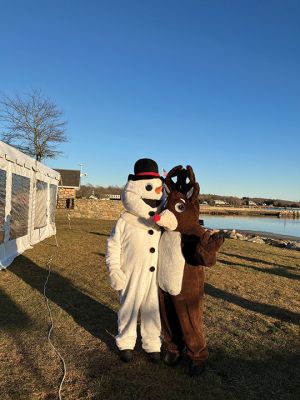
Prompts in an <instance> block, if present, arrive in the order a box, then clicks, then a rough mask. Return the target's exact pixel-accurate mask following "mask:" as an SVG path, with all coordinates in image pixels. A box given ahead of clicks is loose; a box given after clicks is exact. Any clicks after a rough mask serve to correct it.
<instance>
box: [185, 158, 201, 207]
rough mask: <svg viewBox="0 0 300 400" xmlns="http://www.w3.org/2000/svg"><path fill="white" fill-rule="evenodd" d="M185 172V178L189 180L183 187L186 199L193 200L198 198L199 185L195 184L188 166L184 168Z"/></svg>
mask: <svg viewBox="0 0 300 400" xmlns="http://www.w3.org/2000/svg"><path fill="white" fill-rule="evenodd" d="M186 171H187V178H189V180H190V181H189V183H186V185H185V193H186V195H187V197H190V198H191V200H195V199H197V198H198V195H199V192H200V186H199V183H197V182H196V177H195V174H194V171H193V168H192V167H191V166H190V165H187V166H186ZM192 189H193V190H192ZM189 192H191V194H190V196H188V194H189Z"/></svg>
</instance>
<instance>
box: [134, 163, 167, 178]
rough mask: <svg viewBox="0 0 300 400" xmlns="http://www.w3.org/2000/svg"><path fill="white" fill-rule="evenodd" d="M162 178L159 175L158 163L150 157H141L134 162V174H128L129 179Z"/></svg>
mask: <svg viewBox="0 0 300 400" xmlns="http://www.w3.org/2000/svg"><path fill="white" fill-rule="evenodd" d="M154 178H160V179H161V180H163V178H162V177H161V176H160V175H159V172H158V165H157V163H156V162H155V161H154V160H151V159H150V158H141V159H139V160H137V162H136V163H135V164H134V175H132V174H130V175H129V176H128V180H129V181H138V180H140V179H154Z"/></svg>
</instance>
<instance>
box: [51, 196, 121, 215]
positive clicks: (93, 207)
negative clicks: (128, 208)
mask: <svg viewBox="0 0 300 400" xmlns="http://www.w3.org/2000/svg"><path fill="white" fill-rule="evenodd" d="M122 211H123V205H122V202H121V201H118V200H92V199H75V207H74V210H57V213H56V214H57V215H58V216H59V215H62V214H63V213H66V212H67V213H69V214H70V216H71V218H93V219H105V220H116V219H118V217H119V215H120V214H121V212H122Z"/></svg>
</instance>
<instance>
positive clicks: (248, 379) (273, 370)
mask: <svg viewBox="0 0 300 400" xmlns="http://www.w3.org/2000/svg"><path fill="white" fill-rule="evenodd" d="M291 366H293V368H291ZM208 368H209V369H211V370H212V371H213V372H214V373H215V374H216V375H217V376H218V377H220V379H221V381H222V382H223V383H224V384H225V385H228V389H227V390H229V391H231V390H232V389H233V391H234V392H235V394H234V398H235V399H257V398H259V399H271V398H277V399H297V398H299V389H298V396H297V395H296V392H297V389H296V387H297V385H298V384H297V382H298V376H299V372H300V371H299V369H300V364H299V357H298V356H297V354H295V353H293V352H289V351H288V349H287V351H272V355H268V354H267V351H266V353H265V354H264V356H263V357H262V356H261V355H260V356H258V357H257V358H256V357H255V356H253V355H252V356H251V357H250V358H249V357H246V358H244V357H243V356H242V355H238V354H229V353H225V352H224V350H223V349H216V350H215V351H212V352H211V354H210V358H209V361H208ZM275 394H276V395H275Z"/></svg>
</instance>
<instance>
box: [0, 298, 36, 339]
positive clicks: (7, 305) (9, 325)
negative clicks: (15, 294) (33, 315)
mask: <svg viewBox="0 0 300 400" xmlns="http://www.w3.org/2000/svg"><path fill="white" fill-rule="evenodd" d="M0 304H1V307H0V329H2V330H7V331H14V330H20V329H24V328H26V327H27V326H28V325H29V324H30V321H31V320H30V318H29V316H28V315H27V314H26V313H24V311H22V310H21V309H20V308H19V306H18V305H17V304H16V303H14V302H13V301H12V300H11V298H10V297H9V296H7V294H6V293H4V292H3V291H2V290H0Z"/></svg>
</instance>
